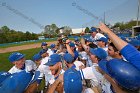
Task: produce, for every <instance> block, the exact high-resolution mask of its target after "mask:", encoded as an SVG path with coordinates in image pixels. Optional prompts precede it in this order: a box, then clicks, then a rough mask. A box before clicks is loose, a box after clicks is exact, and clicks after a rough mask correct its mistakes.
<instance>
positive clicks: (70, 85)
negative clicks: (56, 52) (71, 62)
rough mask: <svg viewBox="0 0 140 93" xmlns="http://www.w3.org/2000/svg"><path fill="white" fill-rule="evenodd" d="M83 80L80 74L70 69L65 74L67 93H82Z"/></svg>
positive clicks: (65, 89)
mask: <svg viewBox="0 0 140 93" xmlns="http://www.w3.org/2000/svg"><path fill="white" fill-rule="evenodd" d="M82 89H83V88H82V79H81V75H80V72H79V71H77V70H75V69H72V68H70V69H68V70H66V71H65V72H64V91H65V93H82Z"/></svg>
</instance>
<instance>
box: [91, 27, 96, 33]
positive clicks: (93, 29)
mask: <svg viewBox="0 0 140 93" xmlns="http://www.w3.org/2000/svg"><path fill="white" fill-rule="evenodd" d="M89 32H90V33H92V32H97V29H96V28H95V27H91V29H90V30H89Z"/></svg>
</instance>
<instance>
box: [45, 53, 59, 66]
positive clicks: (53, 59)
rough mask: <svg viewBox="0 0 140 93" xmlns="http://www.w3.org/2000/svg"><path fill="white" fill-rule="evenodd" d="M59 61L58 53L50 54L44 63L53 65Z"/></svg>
mask: <svg viewBox="0 0 140 93" xmlns="http://www.w3.org/2000/svg"><path fill="white" fill-rule="evenodd" d="M58 62H61V56H60V55H58V54H52V55H51V56H50V57H49V59H48V62H47V63H46V65H48V66H53V65H55V64H56V63H58Z"/></svg>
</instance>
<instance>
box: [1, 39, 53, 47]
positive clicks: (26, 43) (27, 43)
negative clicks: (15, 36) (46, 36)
mask: <svg viewBox="0 0 140 93" xmlns="http://www.w3.org/2000/svg"><path fill="white" fill-rule="evenodd" d="M51 41H55V40H39V41H36V42H35V41H33V42H25V43H17V44H9V45H6V46H0V48H8V47H14V46H21V45H29V44H35V43H41V42H51Z"/></svg>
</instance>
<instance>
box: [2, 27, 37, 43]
mask: <svg viewBox="0 0 140 93" xmlns="http://www.w3.org/2000/svg"><path fill="white" fill-rule="evenodd" d="M37 39H38V35H37V34H35V33H30V32H29V31H26V33H23V32H22V31H15V30H10V29H9V28H8V27H7V26H3V27H1V29H0V44H2V43H11V42H19V41H27V40H37Z"/></svg>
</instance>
